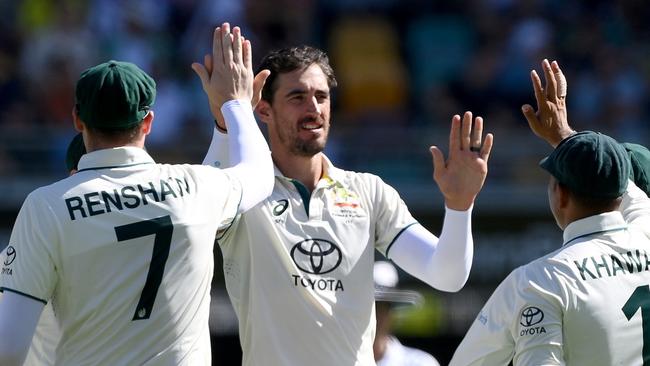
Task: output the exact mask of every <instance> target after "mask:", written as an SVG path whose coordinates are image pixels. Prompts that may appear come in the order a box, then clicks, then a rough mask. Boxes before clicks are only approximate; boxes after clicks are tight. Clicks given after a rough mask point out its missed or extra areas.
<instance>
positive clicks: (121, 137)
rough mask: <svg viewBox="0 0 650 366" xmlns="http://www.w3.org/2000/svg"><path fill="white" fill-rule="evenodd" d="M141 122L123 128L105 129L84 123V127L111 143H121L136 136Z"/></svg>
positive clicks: (129, 140)
mask: <svg viewBox="0 0 650 366" xmlns="http://www.w3.org/2000/svg"><path fill="white" fill-rule="evenodd" d="M142 122H143V121H140V122H139V123H138V124H136V125H135V126H131V127H128V128H125V129H119V130H118V129H107V128H98V127H94V126H88V125H86V128H87V129H88V130H89V131H90V132H91V133H92V134H93V135H95V136H98V137H99V138H101V139H102V140H104V141H109V142H111V143H116V144H123V143H127V142H131V141H133V140H135V139H136V138H137V137H138V134H139V133H140V128H141V127H142Z"/></svg>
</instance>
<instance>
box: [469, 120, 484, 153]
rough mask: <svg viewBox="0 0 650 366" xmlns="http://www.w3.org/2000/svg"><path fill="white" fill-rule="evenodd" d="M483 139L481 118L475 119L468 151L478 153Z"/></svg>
mask: <svg viewBox="0 0 650 366" xmlns="http://www.w3.org/2000/svg"><path fill="white" fill-rule="evenodd" d="M482 139H483V118H482V117H478V116H477V117H476V119H475V120H474V126H473V128H472V138H471V143H470V145H469V149H470V150H472V151H479V150H480V149H481V140H482Z"/></svg>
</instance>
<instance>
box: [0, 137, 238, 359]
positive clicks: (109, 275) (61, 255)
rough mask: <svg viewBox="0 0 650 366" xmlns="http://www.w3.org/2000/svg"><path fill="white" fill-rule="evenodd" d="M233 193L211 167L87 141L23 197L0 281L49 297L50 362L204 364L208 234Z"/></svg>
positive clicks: (229, 215) (232, 203) (225, 221)
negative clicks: (62, 171)
mask: <svg viewBox="0 0 650 366" xmlns="http://www.w3.org/2000/svg"><path fill="white" fill-rule="evenodd" d="M240 199H241V185H240V184H239V182H238V181H236V180H232V179H231V178H230V177H229V176H228V175H227V174H226V173H224V172H223V171H221V170H219V169H215V168H212V167H207V166H199V165H163V164H156V163H155V162H154V161H153V159H152V158H151V157H150V156H149V155H148V154H147V153H146V152H145V151H144V150H143V149H139V148H134V147H122V148H115V149H105V150H99V151H94V152H91V153H88V154H86V155H84V156H83V157H82V158H81V161H80V162H79V171H78V173H77V174H75V175H73V176H71V177H69V178H66V179H64V180H62V181H59V182H57V183H55V184H52V185H49V186H46V187H42V188H39V189H37V190H35V191H34V192H32V193H31V194H30V195H29V196H28V197H27V199H26V200H25V202H24V204H23V207H22V208H21V210H20V213H19V214H18V218H17V220H16V223H15V225H14V229H13V232H12V234H11V239H10V242H9V246H8V247H7V250H6V251H5V258H4V261H3V267H2V272H1V273H2V275H1V276H0V281H1V286H2V289H3V290H4V291H5V292H6V291H13V292H16V293H20V294H23V295H25V296H28V297H31V298H33V299H35V300H38V301H42V302H43V303H47V302H49V301H51V303H52V305H53V306H54V312H55V314H56V317H57V321H58V323H59V324H60V326H61V330H62V337H61V340H60V343H59V345H58V347H57V350H56V364H57V365H200V364H203V365H209V364H210V362H211V357H210V356H211V355H210V338H209V329H208V315H209V302H210V283H211V280H212V273H213V266H214V263H213V254H212V250H213V243H214V236H215V233H216V232H217V230H218V229H219V228H222V227H225V226H227V225H229V224H230V223H231V221H232V219H233V218H234V217H235V215H236V213H237V207H238V205H239V202H240Z"/></svg>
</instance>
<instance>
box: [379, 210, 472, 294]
mask: <svg viewBox="0 0 650 366" xmlns="http://www.w3.org/2000/svg"><path fill="white" fill-rule="evenodd" d="M471 212H472V209H471V208H470V209H469V210H467V211H454V210H451V209H449V208H447V209H446V211H445V219H444V222H443V227H442V233H441V234H440V238H439V239H438V238H437V237H436V236H435V235H433V234H432V233H431V232H429V231H428V230H426V229H425V228H424V227H422V226H421V225H414V226H411V227H409V228H408V229H406V231H405V232H404V233H402V235H400V237H399V238H397V240H396V241H395V243H394V244H393V247H392V248H391V250H390V253H389V255H390V258H391V259H392V260H393V261H394V262H395V263H396V264H397V265H398V266H400V267H401V268H402V269H404V270H405V271H406V272H408V273H410V274H411V275H413V276H415V277H416V278H418V279H420V280H422V281H424V282H426V283H427V284H429V285H430V286H432V287H434V288H436V289H438V290H441V291H449V292H456V291H459V290H460V289H461V288H462V287H463V286H464V285H465V282H467V278H468V277H469V272H470V269H471V267H472V257H473V255H474V243H473V239H472V231H471Z"/></svg>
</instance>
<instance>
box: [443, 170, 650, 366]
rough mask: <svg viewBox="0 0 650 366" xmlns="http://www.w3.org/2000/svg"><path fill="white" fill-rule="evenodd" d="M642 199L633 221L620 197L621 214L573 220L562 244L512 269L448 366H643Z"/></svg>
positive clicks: (645, 246)
mask: <svg viewBox="0 0 650 366" xmlns="http://www.w3.org/2000/svg"><path fill="white" fill-rule="evenodd" d="M630 184H631V185H632V183H630ZM633 188H635V189H637V190H638V188H636V187H633ZM643 197H644V201H645V202H644V203H642V204H641V205H638V206H637V207H636V208H637V209H639V210H637V211H635V212H636V213H637V214H639V215H636V218H637V219H638V220H635V219H633V216H635V215H629V213H630V211H629V208H630V206H629V205H627V204H626V202H628V203H629V197H627V198H626V199H624V205H623V206H626V207H622V211H623V213H624V214H626V216H623V215H622V214H621V213H620V212H609V213H604V214H600V215H595V216H591V217H587V218H584V219H581V220H577V221H574V222H572V223H571V224H569V225H568V226H567V227H566V229H565V230H564V244H563V246H562V248H560V249H558V250H556V251H555V252H553V253H550V254H548V255H546V256H544V257H542V258H539V259H537V260H535V261H533V262H531V263H529V264H526V265H524V266H522V267H519V268H517V269H515V270H514V271H513V272H512V273H511V274H510V275H509V276H508V277H507V278H506V279H505V280H504V281H503V282H502V283H501V284H500V285H499V287H498V288H497V289H496V290H495V291H494V293H493V294H492V296H491V297H490V299H489V300H488V301H487V303H486V304H485V306H484V307H483V309H482V310H481V312H480V313H479V315H478V317H477V318H476V320H475V321H474V323H473V324H472V326H471V327H470V329H469V331H468V333H467V335H466V336H465V338H464V339H463V341H462V342H461V344H460V345H459V347H458V349H457V350H456V352H455V354H454V357H453V359H452V361H451V363H450V365H451V366H459V365H490V366H493V365H507V364H508V363H509V362H510V360H512V361H513V364H514V365H515V366H516V365H589V366H598V365H603V366H605V365H621V366H623V365H650V327H646V326H645V325H644V323H648V322H650V288H649V287H648V286H649V284H650V236H649V235H648V231H647V228H648V226H647V223H648V218H650V213H649V211H648V209H647V207H648V204H647V202H648V198H647V197H645V194H643ZM642 206H645V208H643V207H642ZM643 212H645V213H643ZM640 213H643V215H641V214H640ZM626 221H627V222H626ZM639 224H643V225H645V227H640V226H639ZM644 328H647V329H644ZM644 360H645V361H644Z"/></svg>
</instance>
